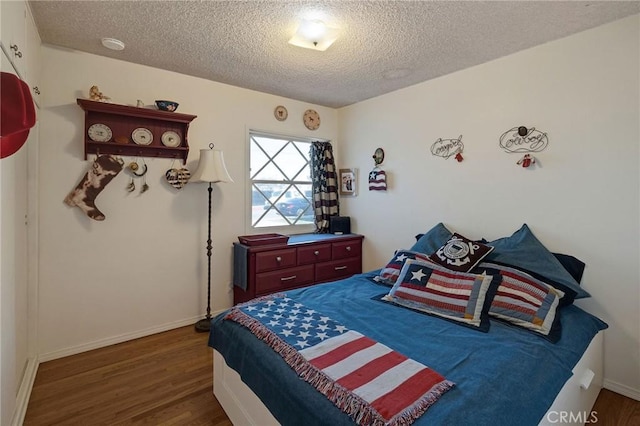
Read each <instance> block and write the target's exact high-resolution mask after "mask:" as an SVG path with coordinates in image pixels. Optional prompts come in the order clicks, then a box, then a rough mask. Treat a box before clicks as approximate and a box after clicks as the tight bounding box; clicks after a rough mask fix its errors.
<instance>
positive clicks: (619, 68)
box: [338, 15, 640, 399]
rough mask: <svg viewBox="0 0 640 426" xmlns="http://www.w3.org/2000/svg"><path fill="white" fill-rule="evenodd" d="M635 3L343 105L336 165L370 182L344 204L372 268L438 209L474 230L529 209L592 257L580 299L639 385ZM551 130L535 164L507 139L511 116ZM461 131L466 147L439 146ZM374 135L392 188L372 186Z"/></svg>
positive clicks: (495, 229) (639, 389)
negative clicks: (439, 150) (557, 34)
mask: <svg viewBox="0 0 640 426" xmlns="http://www.w3.org/2000/svg"><path fill="white" fill-rule="evenodd" d="M639 27H640V18H639V17H638V16H637V15H636V16H633V17H630V18H627V19H624V20H621V21H618V22H615V23H612V24H609V25H605V26H602V27H599V28H596V29H593V30H590V31H586V32H583V33H580V34H577V35H574V36H571V37H568V38H565V39H562V40H559V41H556V42H552V43H548V44H545V45H542V46H539V47H536V48H532V49H529V50H526V51H523V52H520V53H517V54H514V55H511V56H508V57H505V58H501V59H498V60H495V61H492V62H489V63H486V64H483V65H480V66H476V67H474V68H471V69H467V70H464V71H461V72H457V73H454V74H451V75H448V76H444V77H442V78H439V79H436V80H432V81H430V82H426V83H422V84H419V85H416V86H413V87H410V88H407V89H404V90H400V91H397V92H394V93H391V94H387V95H384V96H380V97H378V98H375V99H371V100H369V101H366V102H361V103H358V104H355V105H353V106H350V107H346V108H343V109H341V110H340V114H339V119H340V133H339V138H340V141H341V144H340V149H339V152H338V153H339V155H340V157H341V159H342V161H341V164H340V167H358V168H359V170H360V173H361V176H362V179H361V181H360V187H359V193H360V195H359V196H358V197H356V198H353V199H343V204H342V206H343V209H342V213H343V214H347V215H351V216H352V223H353V228H354V229H355V231H356V232H358V233H362V234H364V235H365V236H366V239H365V247H364V263H365V265H364V266H365V269H373V268H376V267H380V266H382V265H384V263H385V262H386V261H387V260H388V259H389V258H390V256H391V255H392V251H393V249H397V248H408V247H409V246H411V245H412V244H413V242H414V240H413V236H414V235H415V234H417V233H418V232H424V231H426V230H427V229H429V228H430V227H431V226H433V225H435V224H436V223H438V222H440V221H442V222H444V223H445V224H446V225H448V226H449V227H450V228H451V229H452V230H456V231H458V232H460V233H462V234H463V235H466V236H468V237H471V238H481V237H486V238H488V239H494V238H498V237H501V236H506V235H510V234H511V233H512V232H514V231H515V230H516V229H518V228H519V227H520V226H521V225H522V223H527V224H529V226H530V227H531V228H532V230H533V232H534V233H535V234H536V236H538V238H539V239H541V240H542V241H543V243H545V244H546V245H547V247H549V248H551V249H553V250H555V251H559V252H564V253H570V254H573V255H575V256H577V257H578V258H580V259H582V260H583V261H585V262H586V264H587V268H586V271H585V275H584V279H583V285H584V287H585V288H586V289H587V290H588V291H589V292H591V294H592V295H593V298H592V299H589V300H586V301H584V302H579V303H578V304H579V305H580V306H583V307H585V308H587V309H588V310H590V311H591V312H594V313H595V314H597V315H599V316H600V317H601V318H603V319H604V320H605V321H606V322H607V323H608V324H609V326H610V328H609V330H608V331H607V332H606V335H605V339H606V351H605V360H606V361H605V364H606V371H605V378H606V380H607V381H606V384H607V386H608V387H610V388H612V389H614V390H616V391H618V392H621V393H625V394H627V395H629V396H633V397H635V398H636V399H640V313H639V311H640V309H639V307H640V293H639V282H640V274H639V263H638V262H639V258H640V252H639V237H638V233H639V226H638V225H639V219H640V214H639V203H640V191H639V180H640V168H639V155H640V153H639V146H640V142H639V141H640V129H639V127H640V122H639V120H640V119H639V116H640V108H639V105H638V104H639V98H640V92H639V90H640V86H639V82H638V80H639V75H640V69H639V63H640V58H639V56H638V53H639V50H640V46H639V40H640V37H639ZM520 125H524V126H527V127H532V126H533V127H536V128H537V129H539V130H541V131H544V132H548V137H549V141H550V142H549V146H548V148H547V149H546V150H545V151H543V152H541V153H539V154H535V156H536V158H537V159H538V165H539V166H540V167H536V168H534V169H531V170H529V169H523V168H521V167H519V166H517V165H516V164H515V163H516V161H517V160H518V159H519V158H520V157H521V155H518V154H507V153H505V152H503V151H502V150H501V149H500V148H499V146H498V138H499V137H500V135H501V134H502V133H503V132H504V131H506V130H508V129H510V128H512V127H515V126H520ZM459 135H463V142H464V146H465V149H464V158H465V159H464V161H463V162H462V163H457V162H456V160H454V159H453V158H450V159H449V160H444V159H442V158H438V157H434V156H432V155H431V154H430V152H429V148H430V146H431V144H432V143H433V142H434V141H435V140H436V139H438V138H443V139H447V138H456V137H458V136H459ZM377 147H382V148H384V150H385V153H386V158H385V162H384V164H383V166H382V167H383V169H385V171H386V172H387V175H388V181H389V190H388V192H386V193H385V192H376V191H372V192H369V191H368V190H367V186H366V178H367V174H368V172H369V171H370V170H371V169H372V168H373V161H372V159H371V156H372V155H373V152H374V150H375V149H376V148H377Z"/></svg>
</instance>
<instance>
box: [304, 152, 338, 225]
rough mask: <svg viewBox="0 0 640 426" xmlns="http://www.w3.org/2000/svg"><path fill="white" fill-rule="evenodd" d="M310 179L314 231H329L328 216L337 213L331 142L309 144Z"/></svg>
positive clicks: (334, 170) (334, 167)
mask: <svg viewBox="0 0 640 426" xmlns="http://www.w3.org/2000/svg"><path fill="white" fill-rule="evenodd" d="M310 157H311V180H312V182H313V183H312V184H313V207H314V213H315V217H316V232H318V233H321V234H324V233H327V232H329V217H330V216H336V215H338V213H339V212H340V211H339V205H338V177H337V173H336V165H335V161H334V159H333V147H332V146H331V142H313V143H312V144H311V153H310Z"/></svg>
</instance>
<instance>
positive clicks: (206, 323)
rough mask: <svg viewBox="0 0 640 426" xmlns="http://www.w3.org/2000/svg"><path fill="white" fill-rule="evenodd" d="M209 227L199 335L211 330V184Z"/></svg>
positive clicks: (211, 189) (197, 325)
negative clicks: (203, 313)
mask: <svg viewBox="0 0 640 426" xmlns="http://www.w3.org/2000/svg"><path fill="white" fill-rule="evenodd" d="M208 191H209V226H208V233H207V262H208V264H207V315H206V316H205V318H204V319H201V320H200V321H198V322H197V323H196V325H195V327H196V331H198V332H200V333H205V332H208V331H209V329H210V328H211V249H212V245H211V192H212V191H213V188H212V187H211V182H209V188H208Z"/></svg>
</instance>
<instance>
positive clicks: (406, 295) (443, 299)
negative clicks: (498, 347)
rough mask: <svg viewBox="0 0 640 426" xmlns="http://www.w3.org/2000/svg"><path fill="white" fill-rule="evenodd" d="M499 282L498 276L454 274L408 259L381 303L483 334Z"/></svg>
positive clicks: (434, 265) (487, 325)
mask: <svg viewBox="0 0 640 426" xmlns="http://www.w3.org/2000/svg"><path fill="white" fill-rule="evenodd" d="M499 280H500V275H495V276H491V275H486V274H470V273H467V272H457V271H452V270H450V269H447V268H445V267H442V266H440V265H436V264H433V263H431V262H429V263H426V262H421V261H419V260H412V259H409V260H407V261H406V262H405V264H404V266H403V267H402V270H401V271H400V274H399V276H398V279H397V280H396V283H395V284H394V285H393V288H391V291H389V294H387V295H386V296H384V297H383V299H384V300H386V301H389V302H393V303H396V304H398V305H401V306H405V307H407V308H411V309H415V310H418V311H421V312H426V313H428V314H431V315H435V316H438V317H441V318H445V319H448V320H451V321H455V322H457V323H459V324H462V325H465V326H468V327H471V328H474V329H478V330H480V331H483V332H487V331H488V330H489V315H488V310H489V306H490V304H491V300H492V299H493V295H494V294H495V291H496V288H497V285H498V282H499Z"/></svg>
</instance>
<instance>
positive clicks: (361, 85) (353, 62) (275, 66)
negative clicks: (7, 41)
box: [29, 0, 640, 107]
mask: <svg viewBox="0 0 640 426" xmlns="http://www.w3.org/2000/svg"><path fill="white" fill-rule="evenodd" d="M29 3H30V5H31V9H32V11H33V14H34V18H35V21H36V25H37V27H38V29H39V32H40V36H41V38H42V41H43V42H44V43H47V44H50V45H57V46H62V47H67V48H72V49H77V50H81V51H85V52H89V53H94V54H97V55H102V56H108V57H112V58H118V59H122V60H125V61H129V62H135V63H138V64H144V65H149V66H152V67H156V68H163V69H167V70H172V71H176V72H179V73H183V74H188V75H193V76H197V77H202V78H205V79H209V80H213V81H218V82H221V83H227V84H231V85H234V86H239V87H244V88H248V89H253V90H258V91H261V92H266V93H272V94H275V95H280V96H284V97H288V98H292V99H298V100H301V101H305V102H310V103H314V104H319V105H324V106H328V107H342V106H345V105H350V104H353V103H355V102H359V101H362V100H365V99H369V98H372V97H375V96H378V95H381V94H384V93H388V92H391V91H393V90H397V89H400V88H403V87H407V86H410V85H413V84H416V83H419V82H422V81H426V80H429V79H432V78H435V77H438V76H442V75H445V74H448V73H451V72H454V71H457V70H461V69H464V68H468V67H471V66H474V65H477V64H480V63H483V62H487V61H490V60H492V59H496V58H499V57H502V56H505V55H509V54H511V53H514V52H517V51H519V50H523V49H526V48H529V47H532V46H535V45H539V44H542V43H545V42H548V41H551V40H555V39H558V38H561V37H564V36H567V35H570V34H573V33H576V32H579V31H583V30H586V29H589V28H593V27H595V26H598V25H601V24H604V23H607V22H611V21H614V20H617V19H620V18H623V17H625V16H629V15H632V14H636V13H639V12H640V2H638V1H628V2H616V1H497V2H486V1H417V2H409V1H326V0H325V1H30V2H29ZM309 18H315V19H322V20H324V21H325V22H326V23H327V24H329V25H330V26H333V27H337V28H339V29H340V37H339V38H338V40H337V41H336V42H335V43H334V44H333V45H332V46H331V47H330V48H329V49H328V50H326V51H325V52H318V51H314V50H308V49H303V48H300V47H295V46H292V45H290V44H288V43H287V42H288V40H289V39H290V38H291V36H292V35H293V33H294V32H295V29H296V27H297V24H298V22H299V20H300V19H309ZM103 37H113V38H117V39H119V40H122V41H123V42H124V43H125V44H126V49H125V50H123V51H120V52H116V51H111V50H107V49H106V48H104V47H102V45H101V44H100V40H101V38H103ZM404 74H406V75H404ZM390 76H392V77H394V78H389V77H390Z"/></svg>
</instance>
